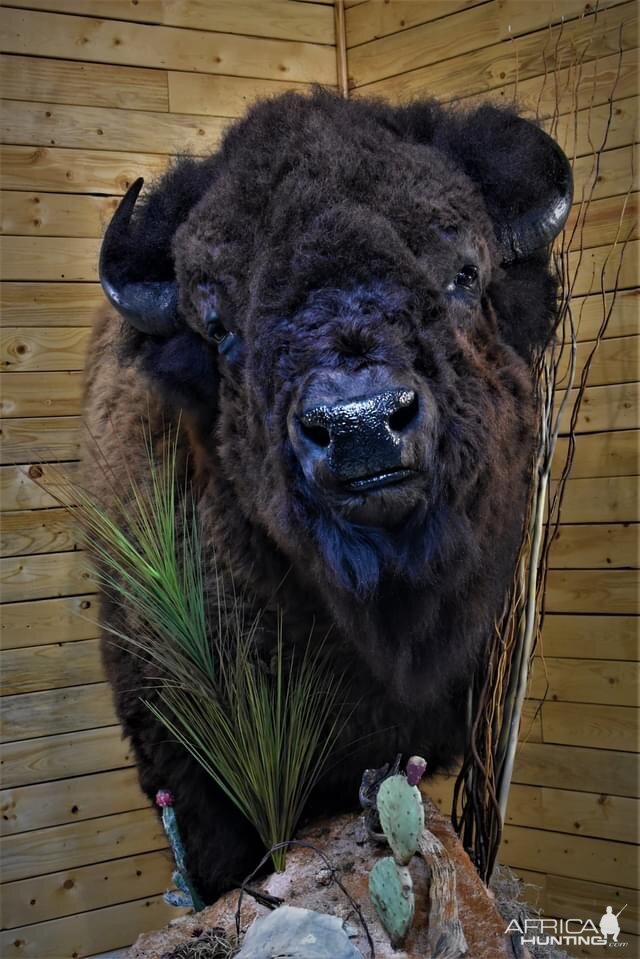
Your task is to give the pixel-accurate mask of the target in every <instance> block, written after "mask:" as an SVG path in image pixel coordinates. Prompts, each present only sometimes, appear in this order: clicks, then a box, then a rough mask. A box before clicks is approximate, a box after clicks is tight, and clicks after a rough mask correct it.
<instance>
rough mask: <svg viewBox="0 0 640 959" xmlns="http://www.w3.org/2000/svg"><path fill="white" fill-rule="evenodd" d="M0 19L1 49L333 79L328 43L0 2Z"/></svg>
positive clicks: (268, 76)
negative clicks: (22, 7) (13, 6)
mask: <svg viewBox="0 0 640 959" xmlns="http://www.w3.org/2000/svg"><path fill="white" fill-rule="evenodd" d="M0 22H1V24H2V27H1V35H0V36H1V42H2V47H3V49H4V50H5V51H6V52H7V53H15V54H20V55H25V54H28V55H31V56H41V57H59V58H61V59H65V60H83V61H84V60H91V61H93V62H96V63H115V64H122V65H126V66H141V67H161V68H163V69H170V70H192V71H195V72H198V73H222V74H225V75H227V76H229V75H231V76H241V77H264V78H265V79H267V80H269V79H270V80H281V79H285V78H286V79H290V80H301V81H304V82H310V83H314V82H317V83H329V84H335V82H336V60H335V52H334V49H333V48H332V47H330V46H328V45H326V46H325V45H320V44H315V43H305V42H300V41H289V40H271V39H264V38H261V37H251V36H241V35H233V34H228V33H211V32H207V31H204V30H197V29H180V28H177V27H164V26H157V25H146V24H141V23H132V22H124V21H114V20H100V19H98V18H94V17H77V16H66V15H65V14H57V13H41V12H39V11H35V10H17V9H6V8H5V9H4V11H3V12H2V17H1V20H0Z"/></svg>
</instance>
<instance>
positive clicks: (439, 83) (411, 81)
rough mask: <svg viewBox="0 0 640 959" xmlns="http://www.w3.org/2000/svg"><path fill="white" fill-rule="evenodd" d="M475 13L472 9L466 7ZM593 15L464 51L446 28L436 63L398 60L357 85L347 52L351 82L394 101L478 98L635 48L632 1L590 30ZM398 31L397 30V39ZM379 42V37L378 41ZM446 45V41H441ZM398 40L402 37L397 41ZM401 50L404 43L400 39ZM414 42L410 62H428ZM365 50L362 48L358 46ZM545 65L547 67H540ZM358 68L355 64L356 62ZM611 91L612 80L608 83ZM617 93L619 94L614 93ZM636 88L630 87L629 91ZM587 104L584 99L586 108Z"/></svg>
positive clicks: (425, 47) (425, 48)
mask: <svg viewBox="0 0 640 959" xmlns="http://www.w3.org/2000/svg"><path fill="white" fill-rule="evenodd" d="M470 13H473V11H470ZM593 26H594V25H593V17H591V16H587V17H585V18H584V19H581V20H577V21H574V22H573V23H570V24H568V25H567V26H566V27H564V26H557V27H553V28H551V29H550V30H548V31H547V30H545V31H541V32H540V33H533V34H528V35H527V36H524V37H518V38H516V39H514V40H513V41H511V42H509V43H504V42H499V43H496V44H492V45H490V46H484V47H481V46H478V48H477V49H474V50H471V51H470V52H468V53H464V54H457V53H456V52H455V51H456V44H457V36H456V35H455V34H453V33H452V32H451V30H450V32H449V37H448V44H449V49H450V51H451V54H452V55H450V56H449V57H447V58H446V59H442V60H440V61H438V62H435V61H433V60H432V62H431V63H429V64H427V65H425V66H419V67H415V68H414V69H411V70H406V71H403V70H402V65H403V63H402V61H401V60H400V59H397V60H396V65H397V69H396V72H395V74H394V75H393V76H388V77H386V78H384V77H383V78H381V79H377V80H373V81H371V82H368V83H366V84H363V85H360V84H359V82H358V77H359V76H360V75H361V74H360V73H359V72H356V68H354V67H353V53H355V51H349V68H350V75H351V79H352V82H353V83H354V84H355V86H356V87H358V89H357V90H355V91H354V92H355V94H356V95H358V96H360V95H362V96H382V97H385V98H387V99H390V100H392V101H406V100H408V99H410V98H412V97H416V96H425V95H430V96H436V97H442V98H443V99H451V98H453V97H464V96H478V95H479V94H486V93H487V92H488V91H490V90H492V89H495V88H502V87H505V86H506V85H507V84H515V83H516V81H517V82H518V85H520V84H521V83H522V82H523V81H526V80H528V79H529V78H531V77H539V76H541V75H545V74H546V75H547V76H548V75H549V74H552V73H553V72H554V70H558V69H559V70H563V69H567V70H568V69H569V67H570V66H571V65H573V64H574V63H575V61H576V55H577V56H578V58H579V59H580V61H581V62H582V63H583V64H588V63H589V62H590V61H594V60H598V59H599V58H606V57H609V56H611V55H614V54H617V53H618V50H619V49H620V46H621V47H622V49H623V50H627V49H629V50H630V49H634V48H635V47H636V45H637V32H636V29H637V28H636V11H635V5H634V4H633V3H626V4H622V5H620V6H616V7H614V8H612V9H611V10H606V11H604V13H603V14H602V16H601V17H600V18H599V25H598V29H597V31H595V32H594V30H593ZM401 36H402V35H401V34H400V37H401ZM376 42H382V41H376ZM444 42H445V43H446V39H445V41H444ZM399 43H400V41H399ZM400 45H401V46H402V48H403V49H404V47H405V44H404V42H402V43H400ZM418 47H419V44H416V45H415V47H414V48H413V51H412V54H411V55H412V57H413V62H414V63H415V62H417V60H422V62H423V64H426V62H427V60H429V59H431V57H432V55H433V54H432V52H431V47H430V45H429V43H428V42H426V41H423V42H422V49H418ZM356 49H363V48H356ZM545 66H546V70H545V69H544V68H545ZM356 67H357V63H356ZM608 90H609V92H610V91H611V81H610V82H609V86H608ZM616 92H617V93H618V95H622V94H621V93H619V91H616ZM636 92H637V91H636V90H635V89H631V90H630V92H629V95H633V94H634V93H636ZM587 105H588V101H587V103H585V106H587Z"/></svg>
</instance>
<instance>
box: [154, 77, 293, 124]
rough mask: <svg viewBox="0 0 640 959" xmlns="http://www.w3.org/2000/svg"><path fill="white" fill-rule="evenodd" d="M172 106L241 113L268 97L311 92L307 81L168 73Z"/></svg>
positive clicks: (189, 110)
mask: <svg viewBox="0 0 640 959" xmlns="http://www.w3.org/2000/svg"><path fill="white" fill-rule="evenodd" d="M168 85H169V109H170V110H171V112H172V113H188V114H195V115H201V116H208V117H212V116H215V117H240V116H242V115H243V114H244V113H245V111H246V110H247V109H248V108H249V107H250V106H251V105H252V104H253V103H255V102H256V100H261V99H263V98H264V97H276V96H279V95H280V94H281V93H286V92H287V91H288V90H292V91H294V92H295V93H307V92H308V91H309V90H310V87H309V85H308V84H306V83H292V82H290V81H287V80H284V81H280V80H258V79H254V78H253V77H223V76H212V75H211V74H205V73H179V72H176V71H173V70H171V71H170V72H169V73H168Z"/></svg>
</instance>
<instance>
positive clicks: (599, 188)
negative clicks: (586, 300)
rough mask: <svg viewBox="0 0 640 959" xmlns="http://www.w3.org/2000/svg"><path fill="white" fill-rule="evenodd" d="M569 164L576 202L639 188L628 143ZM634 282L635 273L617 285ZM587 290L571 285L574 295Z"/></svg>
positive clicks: (616, 194) (639, 181)
mask: <svg viewBox="0 0 640 959" xmlns="http://www.w3.org/2000/svg"><path fill="white" fill-rule="evenodd" d="M572 168H573V182H574V191H575V192H574V199H575V202H576V203H583V202H584V203H586V202H589V201H595V200H599V199H602V198H603V197H613V196H620V195H624V194H626V193H628V192H631V193H632V192H634V191H637V190H638V189H639V188H640V174H639V173H638V170H637V165H636V164H635V162H634V148H633V147H630V146H626V147H616V148H615V149H613V150H605V152H604V153H601V154H600V158H599V160H598V161H596V158H595V156H591V155H589V156H583V157H578V158H577V159H576V160H574V161H573V163H572ZM623 237H624V234H622V235H621V239H622V238H623ZM574 260H577V254H574ZM637 282H638V281H637V276H636V279H635V280H632V281H631V282H630V283H628V284H622V283H621V284H620V286H623V285H627V286H637ZM598 289H599V287H598ZM605 289H613V287H605ZM588 292H590V291H589V289H588V288H587V289H579V288H578V287H576V288H575V289H574V294H575V295H576V296H578V295H579V294H581V293H588Z"/></svg>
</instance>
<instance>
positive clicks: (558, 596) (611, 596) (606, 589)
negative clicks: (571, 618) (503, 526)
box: [546, 569, 640, 615]
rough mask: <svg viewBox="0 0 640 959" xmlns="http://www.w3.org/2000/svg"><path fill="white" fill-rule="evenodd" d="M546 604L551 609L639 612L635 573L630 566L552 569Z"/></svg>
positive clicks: (591, 611)
mask: <svg viewBox="0 0 640 959" xmlns="http://www.w3.org/2000/svg"><path fill="white" fill-rule="evenodd" d="M546 607H547V609H548V611H549V612H550V613H621V614H627V615H638V613H639V612H640V597H639V596H638V574H637V572H636V570H633V569H631V570H626V569H625V570H623V569H552V570H551V571H550V573H549V577H548V580H547V596H546Z"/></svg>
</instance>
